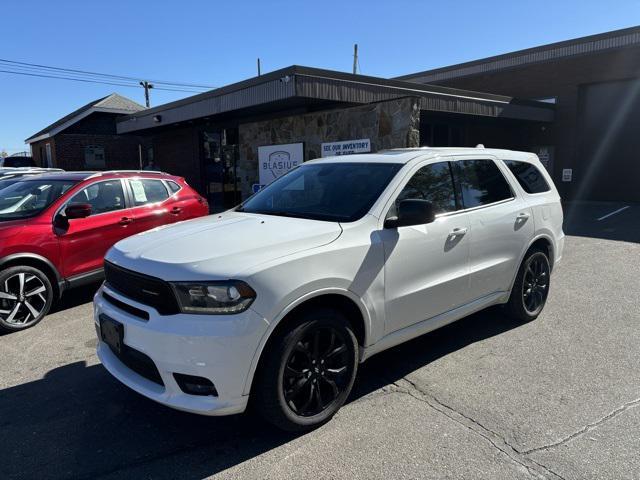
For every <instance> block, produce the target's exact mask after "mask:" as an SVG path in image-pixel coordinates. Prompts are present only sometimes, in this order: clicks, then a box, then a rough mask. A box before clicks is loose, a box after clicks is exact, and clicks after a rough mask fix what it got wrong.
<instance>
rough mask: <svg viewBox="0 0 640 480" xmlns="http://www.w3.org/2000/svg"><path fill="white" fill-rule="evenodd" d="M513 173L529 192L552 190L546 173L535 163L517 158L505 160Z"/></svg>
mask: <svg viewBox="0 0 640 480" xmlns="http://www.w3.org/2000/svg"><path fill="white" fill-rule="evenodd" d="M504 163H505V165H506V166H507V167H509V170H511V173H513V175H514V176H515V177H516V179H517V180H518V183H519V184H520V186H521V187H522V189H523V190H524V191H525V192H527V193H542V192H548V191H549V190H551V187H549V184H548V183H547V181H546V180H545V178H544V175H543V174H542V172H541V171H540V170H538V168H537V167H536V166H535V165H532V164H531V163H527V162H517V161H515V160H504Z"/></svg>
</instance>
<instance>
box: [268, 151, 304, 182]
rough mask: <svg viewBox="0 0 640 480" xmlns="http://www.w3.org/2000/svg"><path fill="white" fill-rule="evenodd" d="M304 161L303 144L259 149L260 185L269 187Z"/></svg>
mask: <svg viewBox="0 0 640 480" xmlns="http://www.w3.org/2000/svg"><path fill="white" fill-rule="evenodd" d="M303 161H304V149H303V145H302V143H289V144H285V145H266V146H264V147H258V162H259V164H260V167H259V172H260V185H268V184H270V183H271V182H273V181H274V180H275V179H276V178H278V177H280V176H282V175H284V174H285V173H287V172H288V171H289V170H291V169H292V168H295V167H297V166H298V165H300V164H301V163H302V162H303Z"/></svg>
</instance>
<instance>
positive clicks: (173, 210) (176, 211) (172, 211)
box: [171, 207, 182, 215]
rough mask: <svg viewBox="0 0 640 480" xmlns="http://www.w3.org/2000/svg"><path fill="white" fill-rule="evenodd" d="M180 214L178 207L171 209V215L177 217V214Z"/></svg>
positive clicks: (180, 210)
mask: <svg viewBox="0 0 640 480" xmlns="http://www.w3.org/2000/svg"><path fill="white" fill-rule="evenodd" d="M181 212H182V209H181V208H180V207H173V208H172V209H171V213H173V214H174V215H177V214H179V213H181Z"/></svg>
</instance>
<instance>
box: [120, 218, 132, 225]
mask: <svg viewBox="0 0 640 480" xmlns="http://www.w3.org/2000/svg"><path fill="white" fill-rule="evenodd" d="M131 222H133V218H129V217H122V218H121V219H120V221H119V222H118V223H119V224H120V225H129V224H130V223H131Z"/></svg>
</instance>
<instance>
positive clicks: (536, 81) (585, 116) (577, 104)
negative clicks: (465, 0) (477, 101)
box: [400, 27, 640, 202]
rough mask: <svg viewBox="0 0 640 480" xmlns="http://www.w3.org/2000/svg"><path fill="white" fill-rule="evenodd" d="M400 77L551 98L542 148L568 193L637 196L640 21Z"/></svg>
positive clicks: (626, 198) (586, 196)
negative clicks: (552, 116) (550, 114)
mask: <svg viewBox="0 0 640 480" xmlns="http://www.w3.org/2000/svg"><path fill="white" fill-rule="evenodd" d="M400 79H402V80H404V81H411V82H416V83H420V84H425V85H427V84H428V85H441V86H447V87H452V88H463V89H469V90H478V91H482V92H491V93H494V94H500V95H508V96H514V97H518V98H528V99H536V100H541V101H544V102H550V103H552V104H553V105H554V106H555V120H554V123H553V128H552V129H551V132H550V133H549V136H548V137H547V141H548V144H547V145H546V148H544V149H543V150H542V151H540V150H538V152H539V153H540V152H541V153H543V154H544V158H546V159H548V162H549V168H550V170H551V171H552V174H553V177H554V180H555V182H556V184H557V185H558V187H559V188H560V191H561V193H562V195H563V197H565V198H568V199H589V200H607V201H610V200H619V201H635V202H639V201H640V188H639V187H638V184H639V182H640V159H639V155H640V154H639V153H638V152H640V135H638V134H637V132H638V128H639V127H640V27H634V28H628V29H624V30H617V31H613V32H607V33H603V34H599V35H591V36H588V37H583V38H577V39H574V40H569V41H566V42H559V43H553V44H550V45H544V46H541V47H536V48H530V49H527V50H521V51H517V52H513V53H508V54H505V55H499V56H495V57H490V58H484V59H482V60H476V61H473V62H468V63H462V64H459V65H452V66H449V67H444V68H438V69H436V70H429V71H426V72H420V73H415V74H411V75H405V76H403V77H400ZM485 143H489V144H490V143H491V142H489V141H486V142H485ZM492 146H493V145H492Z"/></svg>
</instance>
